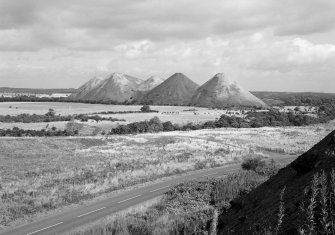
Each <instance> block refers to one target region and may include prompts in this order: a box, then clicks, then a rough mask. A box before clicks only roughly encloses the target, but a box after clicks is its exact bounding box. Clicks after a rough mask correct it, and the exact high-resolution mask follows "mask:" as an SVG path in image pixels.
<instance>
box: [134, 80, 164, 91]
mask: <svg viewBox="0 0 335 235" xmlns="http://www.w3.org/2000/svg"><path fill="white" fill-rule="evenodd" d="M162 82H164V79H163V78H161V77H158V76H151V77H149V78H148V79H147V80H145V81H144V82H142V83H141V84H140V85H139V87H138V90H139V91H142V92H146V91H150V90H152V89H154V88H155V87H156V86H158V85H160V84H161V83H162Z"/></svg>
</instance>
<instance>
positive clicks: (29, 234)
mask: <svg viewBox="0 0 335 235" xmlns="http://www.w3.org/2000/svg"><path fill="white" fill-rule="evenodd" d="M62 223H63V222H60V223H58V224H54V225H50V226H48V227H45V228H42V229H40V230H36V231H34V232H31V233H28V234H27V235H31V234H35V233H38V232H41V231H43V230H46V229H48V228H52V227H55V226H57V225H60V224H62Z"/></svg>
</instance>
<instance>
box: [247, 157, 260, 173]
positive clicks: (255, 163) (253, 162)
mask: <svg viewBox="0 0 335 235" xmlns="http://www.w3.org/2000/svg"><path fill="white" fill-rule="evenodd" d="M265 165H266V163H265V161H264V160H263V159H262V158H261V157H252V158H247V159H245V160H244V161H243V162H242V165H241V166H242V169H243V170H249V171H255V172H256V170H257V168H263V167H265Z"/></svg>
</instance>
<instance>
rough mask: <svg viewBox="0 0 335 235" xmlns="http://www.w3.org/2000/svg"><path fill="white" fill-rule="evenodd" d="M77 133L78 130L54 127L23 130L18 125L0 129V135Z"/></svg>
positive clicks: (42, 135) (36, 135) (20, 135)
mask: <svg viewBox="0 0 335 235" xmlns="http://www.w3.org/2000/svg"><path fill="white" fill-rule="evenodd" d="M75 135H78V130H73V131H72V130H68V129H65V130H58V129H57V128H56V127H53V128H51V129H48V130H45V129H42V130H25V129H21V128H18V127H13V128H12V129H0V136H2V137H3V136H10V137H23V136H27V137H44V136H75Z"/></svg>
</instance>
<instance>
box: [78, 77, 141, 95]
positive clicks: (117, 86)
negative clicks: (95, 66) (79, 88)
mask: <svg viewBox="0 0 335 235" xmlns="http://www.w3.org/2000/svg"><path fill="white" fill-rule="evenodd" d="M141 82H142V80H140V79H138V78H135V77H131V76H129V75H126V74H122V73H113V74H112V75H111V76H110V77H109V78H107V79H104V80H102V81H95V80H93V81H91V82H89V83H88V84H87V85H88V86H90V87H89V89H87V90H85V92H79V93H78V94H77V95H75V96H74V99H81V100H92V101H109V100H111V101H117V102H124V101H131V100H132V99H133V98H134V95H136V92H137V89H138V86H139V84H140V83H141ZM84 86H85V85H84Z"/></svg>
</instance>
